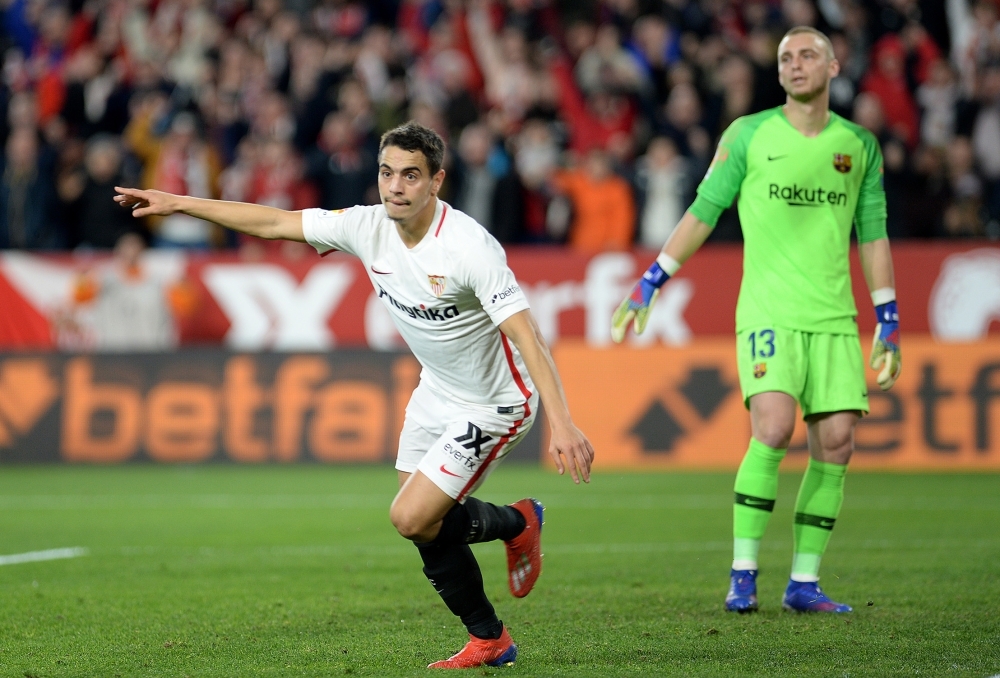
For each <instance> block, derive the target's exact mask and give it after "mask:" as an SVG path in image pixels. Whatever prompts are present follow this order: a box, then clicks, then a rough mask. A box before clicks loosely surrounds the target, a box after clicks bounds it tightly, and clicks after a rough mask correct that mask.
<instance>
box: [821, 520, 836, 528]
mask: <svg viewBox="0 0 1000 678" xmlns="http://www.w3.org/2000/svg"><path fill="white" fill-rule="evenodd" d="M836 522H837V521H835V520H821V521H819V526H820V527H828V528H829V527H833V526H834V525H835V524H836Z"/></svg>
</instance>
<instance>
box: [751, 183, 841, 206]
mask: <svg viewBox="0 0 1000 678" xmlns="http://www.w3.org/2000/svg"><path fill="white" fill-rule="evenodd" d="M768 191H769V193H768V197H769V198H772V199H775V198H776V199H778V200H784V201H785V202H786V203H788V204H789V205H790V206H792V207H819V206H820V205H835V206H840V205H846V204H847V194H846V193H844V192H843V191H828V190H826V189H825V188H806V187H805V186H799V185H798V184H792V185H791V186H779V185H778V184H771V185H770V186H769V187H768Z"/></svg>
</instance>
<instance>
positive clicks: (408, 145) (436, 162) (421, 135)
mask: <svg viewBox="0 0 1000 678" xmlns="http://www.w3.org/2000/svg"><path fill="white" fill-rule="evenodd" d="M386 146H395V147H396V148H401V149H403V150H404V151H409V152H411V153H414V152H416V151H420V152H421V153H423V154H424V158H426V159H427V169H429V170H430V173H431V176H434V175H435V174H437V173H438V171H439V170H440V169H441V165H442V164H443V163H444V139H442V138H441V135H439V134H438V133H437V132H435V131H434V130H432V129H431V128H429V127H424V126H423V125H421V124H420V123H419V122H413V121H412V120H410V121H409V122H405V123H403V124H402V125H400V126H399V127H394V128H393V129H391V130H389V131H388V132H386V133H385V134H383V135H382V141H381V142H379V145H378V154H379V157H380V158H381V156H382V151H383V150H384V149H385V147H386Z"/></svg>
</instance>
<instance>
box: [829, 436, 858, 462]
mask: <svg viewBox="0 0 1000 678" xmlns="http://www.w3.org/2000/svg"><path fill="white" fill-rule="evenodd" d="M852 452H854V437H853V436H847V437H846V438H843V439H835V440H827V441H824V445H823V458H824V459H825V460H826V461H827V462H829V463H831V464H846V463H847V462H849V461H850V460H851V453H852Z"/></svg>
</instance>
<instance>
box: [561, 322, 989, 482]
mask: <svg viewBox="0 0 1000 678" xmlns="http://www.w3.org/2000/svg"><path fill="white" fill-rule="evenodd" d="M865 353H866V355H867V351H866V352H865ZM555 358H556V363H557V365H558V366H559V371H560V373H561V375H562V378H563V383H564V386H565V388H566V394H567V398H568V399H569V403H570V409H571V411H572V412H573V417H574V419H575V420H576V421H577V422H583V426H584V428H585V430H586V433H587V435H588V436H589V437H590V440H591V442H592V443H593V444H594V448H595V449H596V451H597V458H596V461H595V466H596V467H598V468H627V467H640V468H726V469H734V468H736V467H737V466H738V465H739V462H740V460H741V459H742V457H743V453H744V452H745V451H746V446H747V442H748V440H749V436H750V419H749V416H748V414H747V410H746V408H745V406H744V403H743V398H742V395H741V394H740V387H739V380H738V378H737V372H736V345H735V339H711V340H710V339H705V340H698V341H695V342H693V343H692V344H691V345H689V346H687V347H684V348H668V347H651V348H645V349H636V348H611V349H594V348H590V347H588V346H586V345H585V344H583V343H579V344H570V343H567V342H563V343H561V344H559V346H558V347H557V348H556V349H555ZM868 381H869V385H868V396H869V401H870V405H871V414H870V415H869V416H867V417H865V418H864V419H862V420H861V423H860V424H859V425H858V428H857V433H856V440H855V448H856V451H855V455H854V459H853V461H852V466H853V467H855V468H879V469H953V470H975V469H983V470H985V469H990V470H998V469H1000V341H997V340H989V341H983V342H978V343H970V344H942V343H938V342H935V341H933V340H932V339H930V338H919V337H909V338H908V337H906V336H904V338H903V372H902V375H901V377H900V379H899V381H897V382H896V384H895V386H894V387H893V388H892V390H890V391H888V392H883V391H881V390H880V389H879V387H878V385H877V384H876V383H875V373H874V372H871V371H869V376H868ZM806 450H807V442H806V426H805V424H804V423H803V422H802V421H801V420H800V421H799V422H798V426H797V429H796V431H795V435H794V437H793V439H792V444H791V447H790V449H789V458H790V461H791V465H795V463H796V462H795V460H796V459H797V460H798V463H800V464H803V465H804V464H805V461H806V459H807V452H806Z"/></svg>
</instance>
